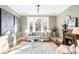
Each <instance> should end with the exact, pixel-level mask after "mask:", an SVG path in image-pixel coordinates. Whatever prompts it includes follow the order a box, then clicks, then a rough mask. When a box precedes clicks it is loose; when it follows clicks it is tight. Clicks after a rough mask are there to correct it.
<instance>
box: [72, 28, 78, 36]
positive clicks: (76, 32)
mask: <svg viewBox="0 0 79 59" xmlns="http://www.w3.org/2000/svg"><path fill="white" fill-rule="evenodd" d="M72 34H77V35H79V27H75V28H74V29H73V31H72Z"/></svg>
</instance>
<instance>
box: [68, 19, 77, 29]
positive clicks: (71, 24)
mask: <svg viewBox="0 0 79 59" xmlns="http://www.w3.org/2000/svg"><path fill="white" fill-rule="evenodd" d="M67 25H68V29H74V28H75V27H77V18H71V19H69V21H68V24H67Z"/></svg>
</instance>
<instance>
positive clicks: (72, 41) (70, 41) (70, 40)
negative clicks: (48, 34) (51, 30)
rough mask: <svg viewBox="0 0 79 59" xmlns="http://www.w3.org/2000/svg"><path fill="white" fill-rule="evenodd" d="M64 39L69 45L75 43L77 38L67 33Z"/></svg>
mask: <svg viewBox="0 0 79 59" xmlns="http://www.w3.org/2000/svg"><path fill="white" fill-rule="evenodd" d="M64 41H65V42H64V44H66V45H69V46H70V45H72V44H75V40H74V38H73V37H72V36H67V35H65V37H64Z"/></svg>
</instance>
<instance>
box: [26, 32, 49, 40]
mask: <svg viewBox="0 0 79 59" xmlns="http://www.w3.org/2000/svg"><path fill="white" fill-rule="evenodd" d="M26 37H27V40H33V39H38V40H39V41H41V40H42V41H44V40H45V41H46V40H47V41H48V40H49V37H50V34H49V32H29V33H27V34H26Z"/></svg>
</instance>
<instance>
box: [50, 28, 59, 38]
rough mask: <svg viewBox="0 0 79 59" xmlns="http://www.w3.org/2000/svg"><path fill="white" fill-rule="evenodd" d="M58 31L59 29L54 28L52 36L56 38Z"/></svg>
mask: <svg viewBox="0 0 79 59" xmlns="http://www.w3.org/2000/svg"><path fill="white" fill-rule="evenodd" d="M57 30H58V29H57V28H56V27H53V28H52V30H51V34H52V36H54V37H55V36H56V33H57Z"/></svg>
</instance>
